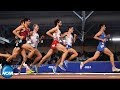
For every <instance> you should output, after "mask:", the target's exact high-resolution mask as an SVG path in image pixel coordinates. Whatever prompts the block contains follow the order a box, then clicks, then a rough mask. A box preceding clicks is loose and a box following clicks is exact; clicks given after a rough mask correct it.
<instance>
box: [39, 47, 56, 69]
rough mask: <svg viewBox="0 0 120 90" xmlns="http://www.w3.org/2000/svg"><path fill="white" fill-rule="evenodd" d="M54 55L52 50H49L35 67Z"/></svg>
mask: <svg viewBox="0 0 120 90" xmlns="http://www.w3.org/2000/svg"><path fill="white" fill-rule="evenodd" d="M53 53H54V50H53V49H50V50H49V51H48V53H47V54H46V55H45V56H44V57H43V58H42V59H41V61H40V62H39V63H38V64H37V67H39V66H41V65H42V63H43V62H44V61H46V60H47V59H48V58H49V57H50V56H51V55H52V54H53Z"/></svg>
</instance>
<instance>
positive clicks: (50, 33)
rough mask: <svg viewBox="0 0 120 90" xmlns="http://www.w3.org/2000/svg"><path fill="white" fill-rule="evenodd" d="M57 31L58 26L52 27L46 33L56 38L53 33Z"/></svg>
mask: <svg viewBox="0 0 120 90" xmlns="http://www.w3.org/2000/svg"><path fill="white" fill-rule="evenodd" d="M56 31H57V29H56V28H52V29H50V30H49V31H47V32H46V34H47V35H48V36H50V37H52V38H54V37H53V35H52V33H54V32H56Z"/></svg>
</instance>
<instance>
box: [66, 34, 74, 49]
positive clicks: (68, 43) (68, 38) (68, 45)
mask: <svg viewBox="0 0 120 90" xmlns="http://www.w3.org/2000/svg"><path fill="white" fill-rule="evenodd" d="M65 40H66V48H67V49H69V48H72V42H73V36H72V34H70V35H69V36H66V37H65Z"/></svg>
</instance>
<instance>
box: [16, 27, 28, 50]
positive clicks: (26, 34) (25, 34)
mask: <svg viewBox="0 0 120 90" xmlns="http://www.w3.org/2000/svg"><path fill="white" fill-rule="evenodd" d="M29 32H30V30H29V29H26V30H25V31H23V32H20V33H19V34H20V36H24V38H23V40H21V39H17V40H18V41H17V43H16V47H20V48H21V46H22V45H23V44H25V43H26V38H27V37H28V33H29Z"/></svg>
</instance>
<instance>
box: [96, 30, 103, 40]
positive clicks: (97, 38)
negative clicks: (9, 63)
mask: <svg viewBox="0 0 120 90" xmlns="http://www.w3.org/2000/svg"><path fill="white" fill-rule="evenodd" d="M101 34H102V31H99V32H98V33H97V34H95V36H94V39H96V40H99V41H102V42H104V39H101V38H99V36H100V35H101Z"/></svg>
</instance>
